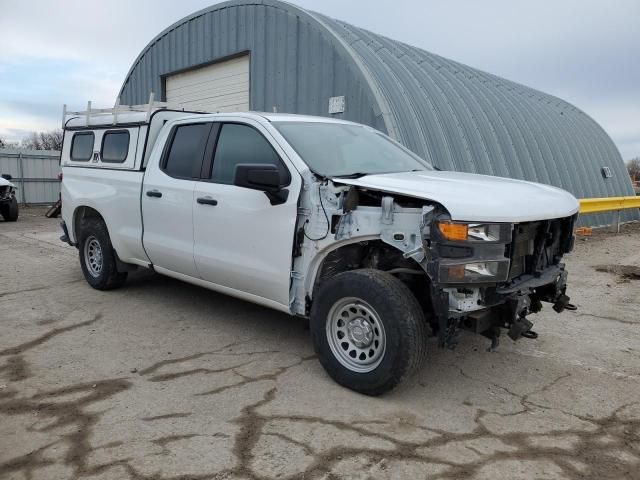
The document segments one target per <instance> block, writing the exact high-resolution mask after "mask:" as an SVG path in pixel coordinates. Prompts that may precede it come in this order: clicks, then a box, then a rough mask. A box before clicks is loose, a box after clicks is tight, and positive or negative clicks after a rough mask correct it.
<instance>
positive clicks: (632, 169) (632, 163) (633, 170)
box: [627, 157, 640, 181]
mask: <svg viewBox="0 0 640 480" xmlns="http://www.w3.org/2000/svg"><path fill="white" fill-rule="evenodd" d="M627 171H628V172H629V176H630V177H631V179H632V180H636V181H638V180H640V157H636V158H633V159H631V160H629V161H628V162H627Z"/></svg>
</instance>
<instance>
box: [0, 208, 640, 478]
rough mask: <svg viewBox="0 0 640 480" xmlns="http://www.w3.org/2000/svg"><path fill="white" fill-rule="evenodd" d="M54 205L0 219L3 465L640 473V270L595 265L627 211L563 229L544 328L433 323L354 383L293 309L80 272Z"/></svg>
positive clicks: (633, 238)
mask: <svg viewBox="0 0 640 480" xmlns="http://www.w3.org/2000/svg"><path fill="white" fill-rule="evenodd" d="M58 222H59V221H58V220H49V219H46V218H44V217H43V211H42V210H40V209H24V210H22V211H21V218H20V220H19V221H18V222H17V223H15V224H9V223H3V222H0V479H25V480H26V479H67V478H68V479H71V478H95V479H101V480H107V479H128V478H130V479H149V480H151V479H153V480H169V479H172V480H177V479H182V480H186V479H233V480H235V479H275V478H278V479H281V478H295V479H299V478H304V479H316V478H317V479H326V480H328V479H340V478H354V479H370V478H372V479H378V478H380V479H421V478H423V479H426V478H428V479H443V480H444V479H462V478H473V479H493V480H499V479H509V480H513V479H608V478H610V479H626V478H629V479H640V319H638V312H640V295H638V294H639V293H640V281H639V280H635V279H633V278H627V277H624V276H622V275H621V274H619V272H618V270H620V269H616V268H613V267H612V268H601V267H602V265H607V266H616V265H618V266H620V265H625V266H631V267H634V266H635V267H637V266H640V228H639V227H638V226H637V225H636V226H625V227H624V228H623V232H622V234H620V235H611V234H600V233H598V234H595V235H594V236H593V237H591V238H588V239H587V240H579V241H578V242H577V247H576V251H575V252H574V253H572V254H571V255H570V256H568V258H567V263H568V268H569V275H570V287H569V288H570V292H569V293H570V295H571V297H572V301H573V302H574V303H575V304H576V305H577V306H578V311H577V312H565V313H564V314H562V315H556V314H555V313H554V312H553V311H552V310H551V308H550V307H549V306H545V309H544V310H543V312H542V313H541V314H539V315H537V316H533V319H534V323H535V327H534V328H535V330H536V331H537V332H538V333H539V334H540V337H539V339H537V340H527V339H523V340H520V341H519V342H517V343H513V342H511V341H510V340H508V339H507V338H506V337H503V339H502V342H501V345H500V347H499V348H498V350H497V351H496V352H491V353H488V352H487V351H486V347H487V346H488V343H487V341H486V339H483V338H481V337H474V336H471V335H463V336H462V338H461V342H460V345H459V347H458V348H457V349H456V350H455V351H445V350H439V349H437V348H436V347H435V339H431V340H430V343H429V345H430V349H429V353H428V358H427V363H426V365H425V366H424V368H423V369H422V370H421V371H420V372H419V374H418V375H416V376H415V377H414V378H411V379H409V380H408V381H406V382H405V383H404V384H403V385H401V386H400V388H398V389H396V390H395V391H393V392H392V393H391V394H388V395H386V396H384V397H382V398H368V397H365V396H362V395H358V394H356V393H353V392H351V391H349V390H346V389H344V388H342V387H340V386H338V385H336V384H335V383H333V382H332V381H331V380H330V379H329V378H328V376H327V375H326V374H325V372H324V371H323V369H322V368H321V366H320V365H319V363H318V361H317V360H316V359H315V357H314V354H313V348H312V345H311V341H310V338H309V332H308V330H306V326H305V324H304V322H302V321H301V320H299V319H295V318H291V317H288V316H286V315H283V314H280V313H278V312H274V311H270V310H267V309H264V308H262V307H259V306H255V305H251V304H248V303H244V302H242V301H239V300H235V299H232V298H230V297H225V296H223V295H219V294H216V293H213V292H210V291H208V290H204V289H202V288H198V287H195V286H191V285H187V284H184V283H180V282H178V281H174V280H171V279H168V278H164V277H161V276H157V275H153V274H150V273H147V272H139V273H136V274H134V275H132V276H131V277H130V280H129V281H128V282H127V284H126V285H125V287H124V288H122V289H120V290H117V291H113V292H98V291H95V290H92V289H91V288H90V287H89V286H88V285H87V284H86V283H85V282H84V280H83V278H82V274H81V272H80V268H79V265H78V260H77V252H76V250H75V249H73V248H71V247H68V246H65V245H63V244H62V243H60V242H59V241H58V236H59V233H58ZM596 266H598V267H600V271H598V270H597V269H596V268H595V267H596ZM627 270H628V269H627ZM625 271H626V270H625Z"/></svg>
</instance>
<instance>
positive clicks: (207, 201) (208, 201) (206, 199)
mask: <svg viewBox="0 0 640 480" xmlns="http://www.w3.org/2000/svg"><path fill="white" fill-rule="evenodd" d="M196 202H198V203H199V204H200V205H214V206H215V205H218V200H214V199H213V198H211V197H199V198H198V199H197V200H196Z"/></svg>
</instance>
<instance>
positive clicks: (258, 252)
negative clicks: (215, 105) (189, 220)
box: [193, 120, 302, 310]
mask: <svg viewBox="0 0 640 480" xmlns="http://www.w3.org/2000/svg"><path fill="white" fill-rule="evenodd" d="M212 132H215V138H214V137H213V135H214V133H212V137H211V140H210V147H209V149H208V152H207V154H206V155H205V162H204V167H203V173H202V177H203V178H202V180H201V181H199V182H197V183H196V188H195V195H194V197H195V202H194V210H193V231H194V258H195V262H196V267H197V269H198V272H199V274H200V276H201V278H202V279H204V280H206V281H209V282H212V283H215V284H216V285H219V286H221V287H226V288H227V289H233V290H235V291H236V292H238V293H239V294H240V293H246V294H250V295H252V296H255V297H261V298H262V299H266V300H268V301H270V302H267V303H271V304H272V306H274V307H276V305H273V303H277V304H278V305H279V306H280V307H281V308H282V309H283V310H286V309H288V305H289V285H290V278H291V261H292V248H293V238H294V230H295V223H296V216H297V201H298V196H299V193H300V188H301V183H302V182H301V178H300V176H299V175H298V174H296V171H295V169H294V168H293V166H292V165H290V164H289V163H288V160H287V159H286V157H285V154H284V152H283V151H282V150H281V149H280V147H279V146H278V145H277V144H276V143H275V141H274V140H273V138H272V137H271V136H270V134H269V132H268V130H266V129H265V128H264V127H263V126H261V125H260V124H259V123H257V122H252V121H249V120H246V123H239V122H233V123H231V122H229V123H220V124H218V125H217V126H215V127H214V128H213V130H212ZM209 151H211V153H209ZM239 164H270V165H276V167H277V168H278V171H279V174H280V178H281V185H282V188H284V189H287V190H288V191H289V192H288V197H287V200H286V201H285V202H284V203H281V204H276V205H272V203H271V201H270V200H269V198H268V197H267V195H266V194H265V193H264V192H263V191H260V190H253V189H249V188H244V187H238V186H235V185H234V184H233V183H234V175H235V170H236V166H237V165H239ZM223 290H225V289H224V288H223ZM227 292H228V293H233V292H229V291H227ZM254 300H257V299H255V298H254Z"/></svg>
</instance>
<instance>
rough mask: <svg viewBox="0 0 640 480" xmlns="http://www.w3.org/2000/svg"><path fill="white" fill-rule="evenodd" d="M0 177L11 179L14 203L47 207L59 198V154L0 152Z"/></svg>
mask: <svg viewBox="0 0 640 480" xmlns="http://www.w3.org/2000/svg"><path fill="white" fill-rule="evenodd" d="M0 173H3V174H9V175H11V176H12V177H13V179H12V180H11V181H12V182H13V184H15V185H16V186H17V187H18V195H17V196H18V202H20V203H21V204H29V205H47V204H52V203H55V202H56V201H58V198H59V196H60V181H59V180H58V174H59V173H60V152H57V151H52V150H16V149H11V148H0Z"/></svg>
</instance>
